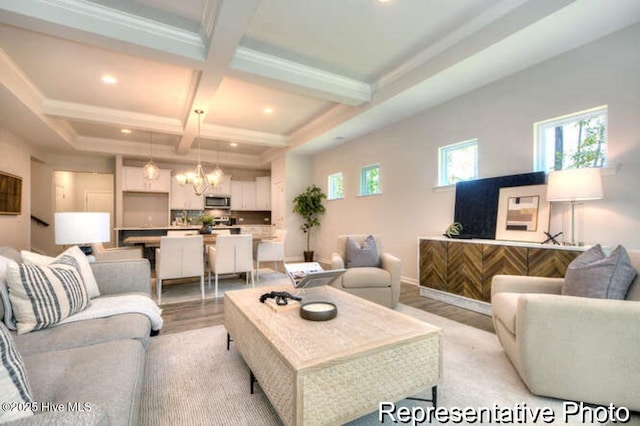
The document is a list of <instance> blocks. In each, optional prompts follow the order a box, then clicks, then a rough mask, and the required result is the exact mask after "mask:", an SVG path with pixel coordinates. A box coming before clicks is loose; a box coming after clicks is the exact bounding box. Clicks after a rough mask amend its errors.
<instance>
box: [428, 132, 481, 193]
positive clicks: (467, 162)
mask: <svg viewBox="0 0 640 426" xmlns="http://www.w3.org/2000/svg"><path fill="white" fill-rule="evenodd" d="M438 158H439V161H438V171H439V176H438V185H441V186H444V185H453V184H454V183H456V182H459V181H462V180H470V179H476V178H477V177H478V139H472V140H468V141H464V142H459V143H454V144H452V145H447V146H441V147H440V148H438Z"/></svg>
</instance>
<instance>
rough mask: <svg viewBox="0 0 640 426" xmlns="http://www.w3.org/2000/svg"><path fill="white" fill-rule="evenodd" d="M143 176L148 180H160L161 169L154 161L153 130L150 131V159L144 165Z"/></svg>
mask: <svg viewBox="0 0 640 426" xmlns="http://www.w3.org/2000/svg"><path fill="white" fill-rule="evenodd" d="M142 176H144V178H145V179H146V180H158V178H159V177H160V169H159V168H158V166H156V163H154V162H153V132H149V161H148V162H147V164H145V165H144V166H143V167H142Z"/></svg>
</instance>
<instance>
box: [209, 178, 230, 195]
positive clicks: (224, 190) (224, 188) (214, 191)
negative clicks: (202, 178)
mask: <svg viewBox="0 0 640 426" xmlns="http://www.w3.org/2000/svg"><path fill="white" fill-rule="evenodd" d="M204 194H205V195H227V196H229V195H231V178H230V177H227V176H225V179H224V180H223V181H222V182H220V184H219V185H218V186H216V187H213V186H210V187H209V189H207V190H206V191H205V193H204Z"/></svg>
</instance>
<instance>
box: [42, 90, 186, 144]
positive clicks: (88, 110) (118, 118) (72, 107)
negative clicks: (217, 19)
mask: <svg viewBox="0 0 640 426" xmlns="http://www.w3.org/2000/svg"><path fill="white" fill-rule="evenodd" d="M42 111H43V112H44V113H45V114H47V115H51V116H57V117H64V118H68V119H72V120H80V121H88V122H91V123H97V124H105V125H116V126H120V127H128V128H129V127H130V128H134V129H140V130H152V131H155V132H164V133H169V134H173V135H181V134H182V122H181V121H180V120H178V119H175V118H168V117H160V116H157V115H151V114H141V113H136V112H131V111H122V110H117V109H110V108H102V107H96V106H92V105H85V104H78V103H73V102H64V101H58V100H55V99H47V98H45V99H43V100H42Z"/></svg>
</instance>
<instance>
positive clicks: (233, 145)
mask: <svg viewBox="0 0 640 426" xmlns="http://www.w3.org/2000/svg"><path fill="white" fill-rule="evenodd" d="M229 146H232V147H234V148H235V147H236V146H238V144H237V143H235V142H231V143H230V144H229Z"/></svg>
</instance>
